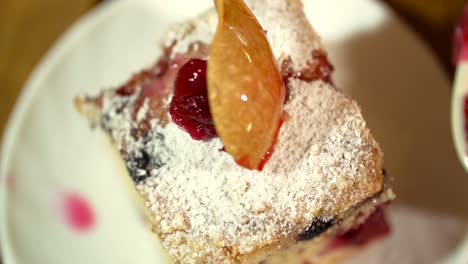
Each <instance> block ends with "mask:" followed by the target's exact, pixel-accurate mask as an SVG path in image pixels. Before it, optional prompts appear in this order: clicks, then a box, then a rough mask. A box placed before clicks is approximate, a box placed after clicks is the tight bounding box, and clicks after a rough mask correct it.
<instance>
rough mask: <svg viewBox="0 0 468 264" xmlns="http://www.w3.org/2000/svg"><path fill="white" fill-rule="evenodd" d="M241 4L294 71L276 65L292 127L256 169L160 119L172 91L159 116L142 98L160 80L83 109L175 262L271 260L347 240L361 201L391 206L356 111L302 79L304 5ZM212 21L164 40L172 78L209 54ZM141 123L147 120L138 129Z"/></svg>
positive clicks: (308, 43) (307, 58) (374, 147)
mask: <svg viewBox="0 0 468 264" xmlns="http://www.w3.org/2000/svg"><path fill="white" fill-rule="evenodd" d="M247 4H248V5H249V7H250V8H251V10H252V12H253V13H254V14H255V15H256V17H257V18H258V19H259V21H260V23H261V25H262V26H263V27H264V29H265V30H266V31H267V37H268V38H269V41H270V43H271V46H272V49H273V52H274V54H275V56H276V57H277V61H278V64H279V65H281V66H283V65H285V64H287V66H288V67H287V68H288V71H293V72H294V73H295V74H291V73H290V72H288V73H286V72H285V67H281V68H282V73H283V75H284V76H285V81H286V83H287V90H288V98H287V101H286V102H285V105H284V110H285V112H286V113H285V115H286V116H288V118H287V120H286V121H285V122H284V124H283V126H282V128H281V130H280V134H279V137H278V142H277V145H276V147H275V153H274V154H273V156H272V157H271V159H270V161H269V162H268V163H267V165H266V166H265V168H264V170H263V171H261V172H259V171H251V170H247V169H244V168H242V167H240V166H238V165H237V164H236V163H235V161H234V160H232V158H231V157H230V156H229V155H228V154H227V153H225V152H223V151H220V150H221V149H222V148H223V144H222V142H221V141H220V140H219V139H217V138H215V139H212V140H210V141H207V142H202V141H194V140H193V139H191V138H190V136H189V135H188V134H187V133H186V132H184V131H182V130H181V129H180V128H179V127H177V126H176V125H175V124H174V123H172V122H167V120H170V117H169V115H168V113H167V111H164V110H165V109H164V106H167V104H168V103H169V102H170V100H171V97H172V90H171V87H169V88H168V87H165V88H164V89H161V90H160V91H161V92H160V94H163V96H161V98H158V105H159V108H154V104H152V101H151V100H152V99H151V98H150V97H148V98H146V100H143V101H142V100H141V98H142V97H141V93H142V92H141V91H143V90H144V89H145V85H152V83H157V82H162V83H165V82H166V81H167V80H166V79H164V78H165V77H161V76H158V75H157V74H156V75H148V76H146V75H145V76H146V77H142V78H143V79H142V80H143V81H142V80H138V81H134V82H130V84H129V85H133V86H135V91H136V92H135V93H131V94H125V95H122V94H118V93H116V92H115V90H108V91H105V92H103V93H102V95H101V96H100V97H99V99H98V100H96V99H89V98H88V99H85V100H84V101H80V102H79V108H80V110H81V112H83V113H85V114H86V115H87V116H88V117H89V118H90V119H91V120H92V121H93V122H94V123H95V124H97V125H99V126H101V127H102V128H103V129H104V130H105V131H106V132H108V133H109V135H110V137H111V138H112V140H113V141H114V142H115V144H116V146H117V148H118V149H119V151H120V152H121V154H122V157H123V158H124V160H125V161H126V164H127V168H128V170H129V173H130V175H131V177H132V178H133V179H134V181H135V185H136V188H137V190H138V192H139V193H140V194H141V195H142V196H143V197H144V199H145V201H146V206H147V207H148V209H149V213H150V219H151V221H152V222H153V227H154V228H153V229H154V230H153V231H154V232H155V233H156V234H158V235H159V237H160V238H161V240H162V242H163V244H164V246H165V247H166V249H167V250H168V252H169V254H170V255H171V256H173V257H174V259H175V260H176V262H180V263H259V262H262V261H270V262H272V261H273V260H272V259H271V258H272V257H273V256H274V255H276V256H280V255H281V254H283V253H284V254H286V253H285V252H286V250H289V249H291V248H293V249H294V248H295V246H294V245H297V246H296V247H299V245H304V244H307V245H309V246H311V244H313V243H317V244H315V245H316V246H317V245H319V244H318V243H321V242H320V241H323V239H325V238H323V237H322V238H321V239H320V237H321V236H320V235H321V234H322V233H323V234H324V237H325V233H326V232H327V230H329V233H327V234H328V236H331V235H332V234H334V233H337V232H340V231H343V226H344V225H343V223H345V222H346V220H347V219H348V220H349V219H352V216H353V215H354V214H352V213H350V212H361V211H362V210H361V209H362V208H361V207H362V206H363V205H364V204H368V201H369V200H371V199H374V198H375V197H380V198H379V201H380V202H384V201H387V200H391V199H392V198H393V194H392V193H391V190H389V189H388V186H387V185H386V184H384V176H383V175H382V153H381V151H380V148H379V146H378V144H377V143H376V141H375V140H374V139H373V137H372V135H371V133H370V131H369V130H368V128H367V127H366V123H365V121H364V118H363V116H362V114H361V109H360V108H359V106H358V105H357V103H356V102H355V101H353V100H352V99H351V98H349V97H347V96H346V95H344V94H343V93H341V92H340V91H339V90H337V89H336V88H335V87H334V86H333V85H332V84H331V83H329V82H327V81H326V80H325V81H323V80H313V79H307V80H304V78H301V77H303V76H301V72H304V71H307V69H310V67H313V66H314V65H316V64H317V63H318V61H317V59H316V57H315V56H314V54H318V53H319V54H325V53H324V51H323V47H322V44H321V42H320V38H319V37H318V35H317V34H316V33H315V32H314V30H313V29H312V28H311V26H310V25H309V23H308V21H307V19H306V17H305V15H304V13H303V11H302V4H301V2H300V1H298V0H289V1H283V0H272V1H267V0H257V1H254V0H251V1H247ZM216 23H217V19H216V14H215V12H214V10H210V11H208V12H206V13H204V14H203V15H201V16H200V17H198V18H197V19H195V20H192V21H189V22H185V23H182V24H180V25H177V26H175V27H174V28H172V29H171V30H170V31H169V33H168V34H167V36H166V38H165V40H164V46H166V47H169V46H170V47H171V48H170V49H168V50H167V51H168V53H167V54H166V56H167V60H170V61H171V63H172V64H171V65H173V66H174V65H175V66H174V69H176V68H177V67H179V66H180V65H178V64H180V61H183V60H180V57H184V58H190V57H204V56H205V57H206V55H207V53H208V51H207V50H208V49H207V47H208V48H209V46H208V45H207V44H208V43H210V41H211V38H212V37H213V34H214V31H215V28H216ZM170 67H171V66H170ZM150 71H151V70H150ZM168 72H170V70H168ZM170 74H173V73H170ZM166 75H169V73H166ZM168 83H170V81H169V82H168ZM158 85H163V84H158ZM163 91H164V93H163ZM161 109H162V110H161ZM156 110H157V112H158V113H157V114H155V113H154V112H155V111H156ZM147 116H152V117H153V118H151V119H150V120H149V121H148V122H147V123H146V124H145V126H148V127H149V128H147V129H144V130H142V129H141V125H142V123H143V121H144V120H145V118H146V117H147ZM141 131H144V132H141ZM382 194H385V195H382ZM372 205H373V206H370V207H369V208H373V207H375V205H376V203H373V204H372ZM369 211H372V210H369ZM349 221H351V220H349ZM349 221H348V222H349ZM311 230H315V231H316V232H315V231H314V232H311ZM332 230H334V231H332ZM311 239H312V240H311ZM314 239H315V240H314ZM300 241H307V242H300ZM314 241H315V242H314ZM281 250H283V253H281V254H280V253H278V254H279V255H278V254H276V253H275V252H279V251H281ZM311 254H312V253H311ZM311 257H312V256H311ZM275 258H276V257H275ZM270 262H268V263H270ZM272 263H273V262H272ZM291 263H292V262H291Z"/></svg>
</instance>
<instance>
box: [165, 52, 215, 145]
mask: <svg viewBox="0 0 468 264" xmlns="http://www.w3.org/2000/svg"><path fill="white" fill-rule="evenodd" d="M206 66H207V63H206V60H201V59H191V60H189V61H188V62H187V63H186V64H184V65H183V66H182V67H181V68H180V70H179V72H178V74H177V77H176V80H175V83H174V97H173V98H172V101H171V103H170V105H169V113H170V114H171V117H172V121H173V122H174V123H175V124H176V125H178V126H179V127H180V128H182V129H183V130H184V131H186V132H187V133H189V134H190V136H191V137H192V138H193V139H195V140H208V139H211V138H213V137H216V130H215V127H214V124H213V119H212V117H211V113H210V108H209V105H208V92H207V87H206Z"/></svg>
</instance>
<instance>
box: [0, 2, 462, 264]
mask: <svg viewBox="0 0 468 264" xmlns="http://www.w3.org/2000/svg"><path fill="white" fill-rule="evenodd" d="M210 5H211V1H209V0H204V1H200V0H197V1H189V0H171V1H170V4H168V2H167V1H163V0H147V1H134V0H121V1H108V2H105V3H104V4H102V5H101V6H100V7H98V8H97V9H95V10H94V11H92V12H90V13H89V14H88V15H86V16H84V17H83V18H82V19H81V20H80V21H79V22H78V23H76V24H75V25H74V26H73V27H72V28H71V29H70V30H69V31H68V32H67V33H66V34H65V35H64V36H63V37H62V38H61V40H60V41H59V42H58V43H57V44H56V45H55V46H54V48H53V49H51V51H50V52H49V53H48V55H47V56H46V57H45V58H44V60H43V61H42V62H41V63H40V64H39V66H38V67H37V69H36V70H35V72H34V73H33V75H32V76H31V78H30V80H29V82H28V83H27V85H26V87H25V89H24V91H23V94H22V95H21V97H20V100H19V101H18V104H17V106H16V108H15V110H14V113H13V115H12V118H11V120H10V122H9V125H8V128H7V130H6V134H5V137H4V141H3V145H2V152H1V157H2V159H1V171H0V173H1V175H2V184H1V188H2V190H1V196H2V199H1V210H2V211H1V214H0V215H1V220H0V224H1V236H2V240H1V242H2V252H3V257H4V259H5V261H6V263H7V264H12V263H15V264H16V263H47V264H55V263H68V264H73V263H113V264H116V263H137V264H138V263H142V264H144V263H153V264H154V263H161V262H162V261H163V259H164V257H163V256H162V255H160V254H159V253H158V252H159V250H158V248H159V244H158V242H157V241H156V240H155V239H154V237H153V236H152V234H151V233H150V232H149V231H148V229H147V226H146V225H145V223H144V222H143V220H142V219H141V217H140V216H139V214H138V212H137V210H136V209H135V207H134V206H133V203H132V202H131V199H130V198H129V194H128V189H127V186H126V182H125V180H124V178H123V177H121V176H120V175H118V174H119V169H118V166H119V164H118V163H117V162H115V160H113V158H110V157H111V154H110V152H109V148H108V146H106V144H107V143H105V140H103V137H102V135H101V134H100V133H96V132H93V131H91V130H90V129H89V127H88V124H87V123H86V121H85V120H84V119H83V118H81V117H80V116H79V115H78V114H77V113H76V112H75V110H74V109H73V106H72V100H73V97H74V96H75V95H77V94H83V93H92V94H93V93H96V92H97V91H98V90H99V89H101V88H104V87H110V86H113V85H117V84H119V83H121V82H123V81H125V80H126V79H127V78H129V77H130V75H131V74H132V73H134V72H136V71H138V70H139V69H141V68H143V67H145V66H148V65H150V64H151V63H152V62H153V61H154V60H155V59H156V58H157V56H158V55H159V53H160V51H159V48H158V40H159V39H160V38H161V36H162V34H163V32H164V31H165V29H166V28H167V27H168V25H169V24H171V23H174V22H176V21H181V20H183V19H185V18H188V17H191V16H193V15H195V14H197V13H198V12H200V11H202V10H204V9H205V8H207V7H208V6H210ZM305 8H306V11H307V15H308V16H309V18H310V19H311V20H312V22H313V24H314V25H315V27H316V29H317V31H318V32H319V33H320V34H321V35H322V36H323V39H324V41H325V43H326V44H327V45H328V47H329V54H330V57H331V61H332V62H333V63H334V65H335V66H336V74H335V82H336V83H337V84H338V86H340V87H343V88H344V89H346V90H345V91H346V92H347V93H349V94H351V95H352V96H354V97H355V98H356V99H357V100H358V101H359V102H360V104H361V105H362V108H363V110H364V114H365V116H366V117H367V120H368V122H369V126H370V127H371V129H372V130H373V131H374V134H375V137H376V138H377V139H378V140H379V141H380V142H381V145H382V147H383V149H384V150H385V153H386V156H385V157H386V161H385V166H386V169H387V171H388V172H389V173H390V174H391V175H393V176H395V178H396V183H395V189H396V191H397V193H398V194H399V200H398V202H397V204H399V205H398V206H396V207H393V208H392V209H391V212H390V216H391V220H392V223H393V226H394V230H395V231H394V233H393V235H392V236H391V237H390V239H388V240H386V241H384V242H379V243H377V244H375V245H373V246H372V247H371V249H370V250H368V251H366V252H365V253H364V254H362V255H360V256H358V257H357V258H356V259H355V260H354V262H355V263H435V262H437V261H440V260H441V259H442V257H444V256H446V255H447V254H449V253H450V252H451V251H452V250H454V249H455V248H456V246H457V244H459V242H460V240H461V239H462V237H463V235H464V229H465V225H464V223H463V222H462V221H460V220H457V219H462V217H465V216H467V215H468V208H466V206H465V204H464V202H463V201H466V191H464V190H466V188H467V186H468V177H465V175H463V172H462V169H461V167H460V166H459V165H458V164H457V159H456V158H455V154H454V153H453V150H452V144H451V140H450V133H449V118H448V116H449V111H448V109H449V97H450V89H449V83H448V81H447V78H446V76H445V75H444V73H443V71H442V70H441V68H440V65H439V64H437V63H436V61H435V60H434V58H433V56H432V55H431V54H430V52H429V51H428V49H427V48H426V47H425V46H424V45H422V44H421V42H420V41H419V40H418V39H417V38H416V37H415V36H414V35H413V34H412V33H411V32H410V31H409V30H408V29H407V27H406V26H405V25H404V24H402V23H401V22H399V20H397V19H396V18H395V17H394V16H393V15H392V14H391V13H390V12H389V10H388V9H386V8H385V7H384V6H382V5H381V4H380V3H379V2H375V1H369V0H355V1H341V0H333V1H320V0H314V1H312V0H311V1H306V4H305ZM67 197H68V200H64V198H67ZM70 198H72V199H71V201H70ZM66 201H68V203H67V202H66ZM70 206H72V209H73V208H74V210H73V212H75V214H72V215H71V216H70V214H68V215H67V212H68V211H67V210H66V209H67V208H68V209H70ZM88 206H89V208H88ZM408 208H418V209H408ZM88 209H89V210H88ZM77 210H78V214H76V213H77ZM68 213H70V212H68ZM91 213H92V215H91ZM444 215H445V216H444ZM67 216H68V217H67ZM70 217H72V218H73V219H75V220H76V218H77V217H78V220H79V221H78V222H73V221H72V222H70ZM457 217H458V218H457ZM67 219H68V220H67Z"/></svg>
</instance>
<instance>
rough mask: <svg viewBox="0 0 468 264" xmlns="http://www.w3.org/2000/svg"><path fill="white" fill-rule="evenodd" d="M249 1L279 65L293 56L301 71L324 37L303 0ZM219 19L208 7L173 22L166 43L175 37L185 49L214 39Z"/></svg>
mask: <svg viewBox="0 0 468 264" xmlns="http://www.w3.org/2000/svg"><path fill="white" fill-rule="evenodd" d="M245 2H246V4H247V5H248V6H249V8H250V9H251V10H252V12H253V13H254V15H255V16H256V17H257V19H258V21H259V23H260V24H261V25H262V27H263V29H264V30H266V31H267V37H268V39H269V41H270V45H271V48H272V50H273V54H275V56H276V59H277V60H278V65H281V64H282V63H283V61H284V60H286V59H288V58H290V59H291V61H292V66H293V70H296V71H299V70H301V69H303V68H304V67H306V66H307V65H308V63H310V62H311V61H312V59H311V57H309V56H308V55H309V54H311V53H312V51H313V50H323V46H322V43H321V41H320V37H319V36H318V35H317V34H316V33H315V31H314V29H313V28H312V27H311V26H310V24H309V22H308V20H307V18H306V17H305V15H304V12H303V6H302V3H301V2H300V1H285V0H246V1H245ZM217 23H218V17H217V14H216V11H215V10H214V9H211V10H208V11H206V12H205V13H203V14H201V15H200V16H198V18H197V19H194V20H192V21H189V22H184V23H182V24H179V25H175V26H173V27H172V28H171V30H170V31H169V32H168V34H166V37H165V40H166V43H165V45H166V46H169V45H171V43H172V41H173V40H174V39H177V43H176V45H175V46H174V52H175V53H177V52H179V53H183V52H185V51H187V49H188V47H189V45H190V44H192V43H194V42H197V41H201V42H203V43H211V40H212V39H213V36H214V33H215V31H216V25H217ZM285 36H286V37H285ZM305 55H307V56H305Z"/></svg>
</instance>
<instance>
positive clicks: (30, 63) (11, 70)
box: [0, 0, 98, 133]
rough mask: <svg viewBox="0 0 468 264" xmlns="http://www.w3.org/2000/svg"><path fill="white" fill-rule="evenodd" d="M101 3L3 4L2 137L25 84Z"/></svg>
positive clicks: (36, 0) (23, 0) (34, 0)
mask: <svg viewBox="0 0 468 264" xmlns="http://www.w3.org/2000/svg"><path fill="white" fill-rule="evenodd" d="M97 2H98V0H71V1H66V0H0V91H1V95H0V133H1V132H2V131H3V128H4V126H5V123H6V120H7V118H8V115H9V113H10V111H11V108H12V106H13V104H14V102H15V99H16V97H17V96H18V94H19V92H20V89H21V88H22V86H23V84H24V81H25V80H26V78H27V77H28V75H29V74H30V73H31V71H32V70H33V68H34V66H35V64H36V63H37V62H38V61H39V60H40V58H41V57H42V56H43V55H44V53H45V52H46V51H47V49H48V48H49V47H50V46H51V45H52V44H53V42H54V40H56V39H57V37H58V36H60V34H62V33H63V32H64V31H65V30H66V29H67V27H68V26H69V25H70V24H71V23H72V22H73V21H74V20H76V19H77V18H78V17H79V16H80V15H82V14H83V13H84V12H86V11H87V10H88V9H89V8H91V7H92V6H94V5H95V4H96V3H97Z"/></svg>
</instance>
